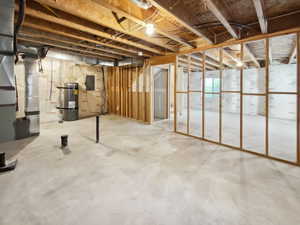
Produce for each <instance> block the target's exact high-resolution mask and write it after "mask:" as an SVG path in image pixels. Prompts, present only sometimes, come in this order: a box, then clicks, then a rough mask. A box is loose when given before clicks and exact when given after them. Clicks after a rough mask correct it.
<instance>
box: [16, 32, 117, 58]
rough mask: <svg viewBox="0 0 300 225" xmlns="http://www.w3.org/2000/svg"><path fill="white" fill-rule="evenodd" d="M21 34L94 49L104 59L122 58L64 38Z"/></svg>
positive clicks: (29, 33) (27, 33)
mask: <svg viewBox="0 0 300 225" xmlns="http://www.w3.org/2000/svg"><path fill="white" fill-rule="evenodd" d="M20 34H21V35H22V36H29V37H31V38H39V39H45V40H50V41H55V42H58V43H64V44H68V45H74V46H78V47H83V48H88V49H92V50H96V51H97V54H98V55H102V56H104V57H108V58H112V59H121V58H122V57H121V56H117V55H114V54H107V53H103V52H99V50H100V51H101V49H99V48H97V47H93V46H90V45H87V44H81V43H78V42H74V41H67V40H63V39H62V38H55V37H53V36H51V35H49V34H48V35H44V34H34V33H31V32H28V31H23V30H21V32H20Z"/></svg>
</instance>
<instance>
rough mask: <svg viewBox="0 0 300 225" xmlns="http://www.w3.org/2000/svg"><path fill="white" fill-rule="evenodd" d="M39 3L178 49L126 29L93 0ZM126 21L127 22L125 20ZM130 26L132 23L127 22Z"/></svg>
mask: <svg viewBox="0 0 300 225" xmlns="http://www.w3.org/2000/svg"><path fill="white" fill-rule="evenodd" d="M35 1H37V2H39V3H43V4H46V5H49V6H51V7H53V8H55V9H59V10H61V11H64V12H67V13H70V14H72V15H74V16H77V17H80V18H82V19H84V20H88V21H91V22H93V23H96V24H100V25H101V26H104V27H109V28H111V29H113V30H116V31H118V32H120V33H124V34H127V35H130V36H132V37H135V38H138V39H140V40H143V41H146V42H149V43H151V44H154V45H157V46H160V47H162V48H164V49H167V50H169V51H176V49H174V48H173V47H170V46H168V45H167V44H166V42H165V40H161V39H159V38H152V37H149V36H147V35H146V34H145V33H144V32H141V31H136V30H132V29H129V28H127V29H124V27H125V26H123V27H122V26H120V24H119V23H118V22H117V21H116V20H115V19H114V17H113V15H112V13H111V11H110V10H107V9H106V8H105V7H102V6H101V5H99V4H97V3H96V2H94V1H92V0H68V3H67V4H66V1H65V0H55V1H53V0H35ZM124 23H127V22H126V21H124ZM127 25H128V26H126V27H130V24H127Z"/></svg>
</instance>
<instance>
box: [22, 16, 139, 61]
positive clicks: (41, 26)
mask: <svg viewBox="0 0 300 225" xmlns="http://www.w3.org/2000/svg"><path fill="white" fill-rule="evenodd" d="M23 25H24V26H25V27H30V28H34V29H38V30H42V31H45V32H49V33H54V34H57V35H62V36H65V37H70V38H75V39H78V40H84V41H88V42H91V43H95V44H98V45H102V46H106V47H109V48H113V49H118V50H122V51H124V52H125V53H122V52H116V51H115V50H111V52H112V53H117V54H122V55H124V56H128V57H132V56H135V54H136V52H135V51H132V50H130V49H126V48H123V47H120V46H117V45H112V44H108V43H104V42H102V41H99V40H95V39H93V38H92V37H91V36H88V35H83V34H82V33H80V32H74V30H72V29H66V28H64V27H59V26H57V25H55V24H52V23H49V22H46V21H41V20H39V21H37V20H33V19H30V18H28V17H26V19H25V22H24V23H23ZM133 53H134V54H133Z"/></svg>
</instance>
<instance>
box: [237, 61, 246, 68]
mask: <svg viewBox="0 0 300 225" xmlns="http://www.w3.org/2000/svg"><path fill="white" fill-rule="evenodd" d="M236 65H237V66H238V67H242V66H244V63H242V62H240V61H239V62H237V63H236Z"/></svg>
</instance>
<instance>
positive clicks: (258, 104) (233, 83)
mask: <svg viewBox="0 0 300 225" xmlns="http://www.w3.org/2000/svg"><path fill="white" fill-rule="evenodd" d="M194 73H196V74H197V73H198V75H199V76H196V75H194V74H193V75H192V76H190V79H192V80H191V81H190V82H193V83H200V79H201V78H200V73H199V72H194ZM219 75H220V72H219V71H207V72H206V78H219ZM243 76H244V80H243V82H244V83H243V86H244V93H264V92H265V82H266V81H265V68H249V69H244V73H243ZM269 76H270V80H269V85H270V91H277V92H295V91H296V89H297V86H296V77H297V66H296V64H280V65H271V66H270V75H269ZM223 90H226V91H239V90H240V70H234V69H230V70H224V71H223ZM191 101H193V100H192V99H191ZM245 104H247V105H245ZM191 105H193V107H194V108H195V109H198V110H200V108H201V104H199V102H198V101H197V100H195V102H193V103H192V104H191ZM197 106H199V107H197ZM296 106H297V105H296V97H295V96H293V95H270V97H269V107H270V108H269V112H270V118H277V119H288V120H296ZM244 107H245V108H246V110H244V113H245V114H247V115H265V98H264V97H255V96H251V97H245V98H244ZM205 109H206V110H210V111H218V110H219V96H218V95H208V96H207V97H206V98H205ZM223 112H227V113H239V112H240V96H239V94H223Z"/></svg>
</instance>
